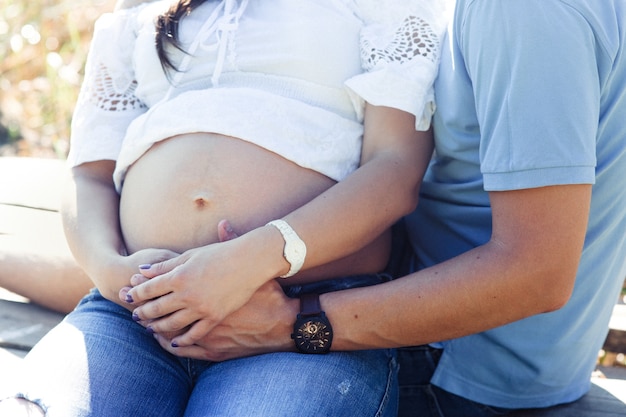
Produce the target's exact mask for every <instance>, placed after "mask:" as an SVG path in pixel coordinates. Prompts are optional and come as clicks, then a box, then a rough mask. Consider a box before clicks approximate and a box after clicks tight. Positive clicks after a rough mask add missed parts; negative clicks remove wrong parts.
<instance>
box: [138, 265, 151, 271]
mask: <svg viewBox="0 0 626 417" xmlns="http://www.w3.org/2000/svg"><path fill="white" fill-rule="evenodd" d="M151 267H152V265H150V264H143V265H139V269H144V270H145V269H150V268H151Z"/></svg>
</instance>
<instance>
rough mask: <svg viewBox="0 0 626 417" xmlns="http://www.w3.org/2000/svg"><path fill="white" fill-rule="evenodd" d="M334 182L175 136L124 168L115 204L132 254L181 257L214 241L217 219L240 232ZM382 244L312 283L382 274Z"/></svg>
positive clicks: (242, 147)
mask: <svg viewBox="0 0 626 417" xmlns="http://www.w3.org/2000/svg"><path fill="white" fill-rule="evenodd" d="M333 184H334V181H333V180H331V179H329V178H328V177H326V176H324V175H322V174H319V173H317V172H314V171H311V170H308V169H305V168H302V167H300V166H298V165H296V164H294V163H292V162H290V161H287V160H286V159H284V158H282V157H280V156H279V155H277V154H275V153H272V152H270V151H267V150H266V149H263V148H260V147H258V146H256V145H254V144H251V143H248V142H245V141H242V140H239V139H236V138H232V137H227V136H223V135H218V134H209V133H193V134H186V135H181V136H176V137H174V138H170V139H167V140H164V141H162V142H159V143H158V144H156V145H154V146H153V147H152V148H151V149H150V150H149V151H148V152H147V153H146V154H144V155H143V156H142V157H141V158H140V159H139V160H138V161H137V162H136V163H135V164H134V165H133V166H132V167H131V168H130V169H129V171H128V173H127V176H126V179H125V181H124V185H123V188H122V193H121V200H120V222H121V227H122V233H123V236H124V239H125V242H126V245H127V249H128V250H129V252H131V253H132V252H135V251H137V250H140V249H143V248H167V249H171V250H174V251H177V252H184V251H185V250H187V249H191V248H194V247H198V246H203V245H207V244H209V243H214V242H217V241H218V237H217V223H218V222H219V221H220V220H222V219H228V220H230V222H231V223H232V225H233V228H234V229H235V231H236V232H237V233H239V234H243V233H245V232H247V231H249V230H252V229H254V228H256V227H259V226H262V225H264V224H266V223H267V222H268V221H270V220H273V219H276V218H280V217H282V216H284V215H286V214H288V213H290V212H291V211H293V210H294V209H296V208H298V207H300V206H302V205H304V204H306V203H307V202H308V201H310V200H311V199H313V198H315V197H316V196H317V195H319V194H321V193H322V192H324V191H325V190H326V189H328V188H329V187H331V186H332V185H333ZM388 242H389V239H388V236H381V238H379V239H378V240H377V241H375V242H373V243H372V244H370V245H368V246H367V247H366V248H365V249H364V250H363V251H361V252H360V253H358V254H355V255H353V256H350V257H348V258H345V259H343V260H340V261H338V262H335V263H333V264H331V265H329V266H328V267H325V268H319V269H318V270H316V271H315V272H314V274H315V275H316V278H315V279H319V278H323V277H325V276H334V275H339V274H341V275H343V274H350V273H363V272H375V271H378V270H380V269H381V268H382V267H383V266H384V264H385V263H386V258H387V255H388ZM299 275H301V276H302V277H305V276H306V275H307V274H299Z"/></svg>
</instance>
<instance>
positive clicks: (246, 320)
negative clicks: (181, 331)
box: [155, 281, 299, 362]
mask: <svg viewBox="0 0 626 417" xmlns="http://www.w3.org/2000/svg"><path fill="white" fill-rule="evenodd" d="M298 308H299V301H298V300H297V299H290V298H288V297H287V296H286V295H285V293H284V292H283V290H282V288H281V287H280V285H279V284H278V282H276V281H270V282H268V283H267V284H265V285H263V286H262V287H261V288H259V289H258V290H257V292H256V293H255V294H254V295H253V296H252V298H251V299H250V301H248V302H247V303H246V304H245V305H244V306H243V307H241V308H240V309H239V310H237V311H235V312H234V313H233V314H231V315H229V316H228V317H226V318H225V319H224V320H222V322H221V323H220V324H218V325H217V326H216V327H214V328H213V330H211V331H210V332H209V333H208V334H207V335H206V336H204V337H203V338H202V339H200V340H199V341H197V342H196V344H195V345H192V346H186V347H178V348H175V347H172V338H170V337H168V336H166V335H163V334H156V335H155V337H156V339H157V340H158V341H159V344H160V345H161V346H162V347H163V349H165V350H167V351H168V352H170V353H172V354H174V355H176V356H181V357H186V358H193V359H202V360H209V361H213V362H220V361H224V360H228V359H235V358H241V357H245V356H252V355H258V354H262V353H270V352H284V351H293V350H294V344H293V341H292V340H291V339H290V336H289V335H290V334H291V331H292V328H293V321H294V320H295V317H296V315H297V313H298Z"/></svg>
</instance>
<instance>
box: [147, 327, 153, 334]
mask: <svg viewBox="0 0 626 417" xmlns="http://www.w3.org/2000/svg"><path fill="white" fill-rule="evenodd" d="M146 331H147V332H148V333H150V334H154V329H153V328H152V327H151V326H148V327H146Z"/></svg>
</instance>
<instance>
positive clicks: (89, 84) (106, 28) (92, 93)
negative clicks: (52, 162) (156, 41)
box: [67, 7, 147, 167]
mask: <svg viewBox="0 0 626 417" xmlns="http://www.w3.org/2000/svg"><path fill="white" fill-rule="evenodd" d="M139 9H140V7H139V8H135V9H130V10H121V11H117V12H115V13H107V14H104V15H102V16H101V17H100V18H99V19H98V20H97V21H96V24H95V28H94V34H93V38H92V41H91V45H90V49H89V54H88V56H87V62H86V65H85V78H84V81H83V84H82V86H81V90H80V93H79V96H78V101H77V103H76V107H75V109H74V114H73V117H72V126H71V142H70V152H69V155H68V158H67V160H68V165H69V166H70V167H73V166H77V165H80V164H82V163H85V162H91V161H99V160H116V159H117V156H118V154H119V151H120V148H121V146H122V142H123V139H124V135H125V133H126V129H127V127H128V125H129V124H130V123H131V122H132V121H133V120H134V119H135V118H136V117H137V116H139V115H140V114H142V113H144V112H145V111H146V110H147V108H146V106H145V104H144V103H143V102H142V101H141V100H140V99H139V98H138V97H136V96H135V89H136V87H137V81H136V80H135V77H134V71H133V58H132V51H133V49H134V43H135V37H136V30H135V28H134V24H133V22H135V21H136V19H135V18H136V13H138V10H139Z"/></svg>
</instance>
